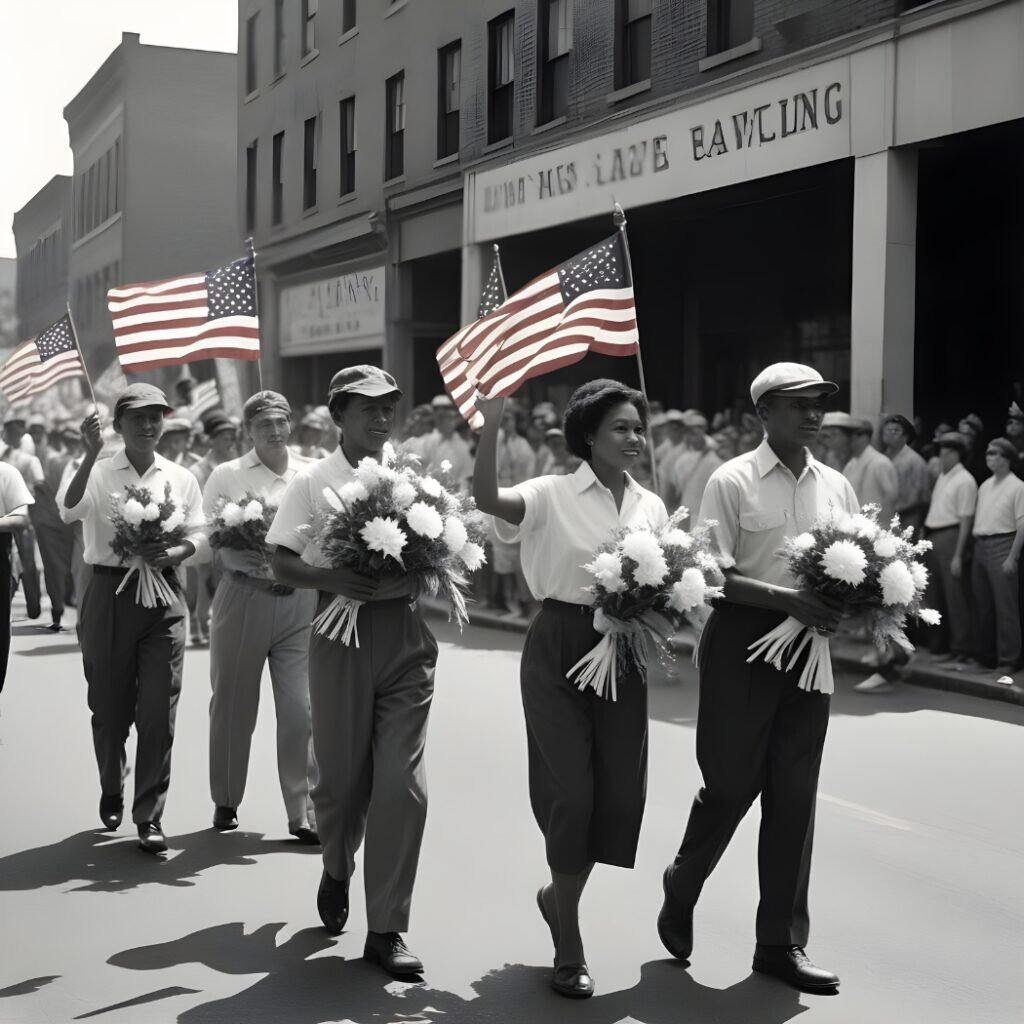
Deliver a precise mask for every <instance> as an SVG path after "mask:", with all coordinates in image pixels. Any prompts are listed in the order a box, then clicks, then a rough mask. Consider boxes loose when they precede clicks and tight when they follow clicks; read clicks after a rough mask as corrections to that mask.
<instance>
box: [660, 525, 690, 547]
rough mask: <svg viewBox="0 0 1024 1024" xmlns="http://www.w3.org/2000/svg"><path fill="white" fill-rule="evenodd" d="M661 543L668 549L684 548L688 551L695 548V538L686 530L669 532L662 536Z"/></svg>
mask: <svg viewBox="0 0 1024 1024" xmlns="http://www.w3.org/2000/svg"><path fill="white" fill-rule="evenodd" d="M661 543H662V544H664V545H665V547H667V548H682V549H683V550H684V551H686V550H687V549H688V548H691V547H693V538H692V537H691V536H690V535H689V534H688V533H687V532H686V531H685V530H668V531H666V532H665V533H663V534H662V535H661Z"/></svg>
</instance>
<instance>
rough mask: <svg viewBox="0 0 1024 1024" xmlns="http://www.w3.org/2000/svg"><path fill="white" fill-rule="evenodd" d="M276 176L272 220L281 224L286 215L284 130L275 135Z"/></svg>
mask: <svg viewBox="0 0 1024 1024" xmlns="http://www.w3.org/2000/svg"><path fill="white" fill-rule="evenodd" d="M273 159H274V178H273V192H272V194H271V197H270V221H271V223H272V224H280V223H281V219H282V218H283V217H284V173H283V164H284V132H278V133H277V134H276V135H275V136H274V152H273Z"/></svg>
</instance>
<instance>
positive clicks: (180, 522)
mask: <svg viewBox="0 0 1024 1024" xmlns="http://www.w3.org/2000/svg"><path fill="white" fill-rule="evenodd" d="M184 525H185V513H184V512H182V510H181V509H180V508H176V509H175V510H174V511H173V512H172V513H171V514H170V515H169V516H168V517H167V518H166V519H165V520H164V521H163V522H162V523H161V524H160V528H161V529H162V530H163V531H164V533H173V532H174V531H175V530H176V529H178V527H179V526H184Z"/></svg>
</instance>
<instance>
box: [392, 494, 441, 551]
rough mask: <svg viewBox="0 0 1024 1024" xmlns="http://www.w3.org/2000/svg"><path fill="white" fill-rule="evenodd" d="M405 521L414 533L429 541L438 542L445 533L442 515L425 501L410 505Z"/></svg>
mask: <svg viewBox="0 0 1024 1024" xmlns="http://www.w3.org/2000/svg"><path fill="white" fill-rule="evenodd" d="M396 490H397V488H396ZM405 521H406V522H407V523H408V524H409V528H410V529H411V530H413V532H415V533H418V534H419V535H420V536H421V537H426V538H427V540H437V538H438V537H440V536H441V534H442V533H443V532H444V520H443V519H442V518H441V514H440V513H439V512H438V511H437V509H436V508H434V507H433V506H432V505H428V504H427V503H426V502H425V501H417V502H416V503H415V504H413V505H410V506H409V509H408V511H407V512H406V513H405Z"/></svg>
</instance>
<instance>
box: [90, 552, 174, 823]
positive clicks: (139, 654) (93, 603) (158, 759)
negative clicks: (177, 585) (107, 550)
mask: <svg viewBox="0 0 1024 1024" xmlns="http://www.w3.org/2000/svg"><path fill="white" fill-rule="evenodd" d="M170 575H171V574H170V573H169V572H165V576H166V577H168V578H170ZM120 582H121V577H120V575H110V574H108V573H106V572H105V571H104V570H103V567H102V566H101V567H98V568H94V569H93V570H92V573H91V575H90V578H89V583H88V586H87V588H86V591H85V594H84V595H83V596H82V599H81V609H80V613H79V618H80V622H81V625H82V634H81V643H82V662H83V665H84V666H85V678H86V682H87V683H88V686H89V710H90V711H92V739H93V746H94V747H95V750H96V763H97V765H98V766H99V770H100V788H101V789H102V791H103V793H104V794H106V795H107V796H116V795H117V794H119V793H120V792H121V790H122V787H123V785H124V775H125V751H124V745H125V741H126V740H127V739H128V731H129V729H130V728H131V726H132V724H133V723H134V725H135V730H136V733H137V743H136V749H135V800H134V803H133V804H132V820H133V821H134V822H136V823H137V824H138V823H140V822H144V821H159V820H160V819H161V818H162V816H163V810H164V803H165V802H166V800H167V789H168V787H169V785H170V782H171V744H172V743H173V742H174V719H175V716H176V715H177V711H178V695H179V694H180V693H181V669H182V661H183V660H184V656H185V620H184V616H185V607H184V601H182V600H181V599H180V598H179V599H178V600H177V601H175V602H174V604H173V605H171V606H170V607H164V606H162V605H161V606H157V607H156V608H143V606H142V605H141V604H138V603H136V600H135V578H134V577H133V578H132V579H131V580H130V581H129V583H128V586H127V587H125V589H124V590H123V591H122V592H121V594H120V595H116V594H115V591H116V590H117V588H118V586H119V584H120Z"/></svg>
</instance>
